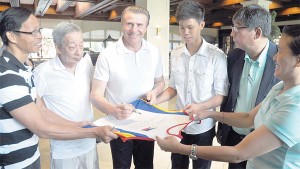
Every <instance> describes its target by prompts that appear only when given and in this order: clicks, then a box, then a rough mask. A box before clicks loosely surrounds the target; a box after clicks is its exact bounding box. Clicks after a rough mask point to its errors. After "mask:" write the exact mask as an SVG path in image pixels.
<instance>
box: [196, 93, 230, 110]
mask: <svg viewBox="0 0 300 169" xmlns="http://www.w3.org/2000/svg"><path fill="white" fill-rule="evenodd" d="M223 99H224V96H222V95H216V96H214V97H212V98H210V99H208V100H207V101H205V102H202V103H198V104H200V106H201V109H202V110H210V109H214V108H216V107H218V106H220V105H221V104H222V102H223Z"/></svg>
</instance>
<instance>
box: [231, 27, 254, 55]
mask: <svg viewBox="0 0 300 169" xmlns="http://www.w3.org/2000/svg"><path fill="white" fill-rule="evenodd" d="M230 36H231V37H232V38H233V41H234V43H235V45H236V47H237V48H240V49H242V50H245V51H248V49H249V48H251V46H253V45H254V44H255V41H254V38H253V37H254V36H255V31H254V30H251V29H249V28H247V27H246V26H245V24H243V23H242V22H240V21H234V22H233V27H232V31H231V34H230Z"/></svg>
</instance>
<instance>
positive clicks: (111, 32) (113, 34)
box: [104, 30, 121, 39]
mask: <svg viewBox="0 0 300 169" xmlns="http://www.w3.org/2000/svg"><path fill="white" fill-rule="evenodd" d="M108 35H110V36H111V37H112V38H113V39H119V38H120V36H121V32H120V31H116V30H106V37H105V38H107V37H108ZM105 38H104V39H105Z"/></svg>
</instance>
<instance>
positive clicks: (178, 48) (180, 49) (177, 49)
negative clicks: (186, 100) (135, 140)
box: [171, 44, 185, 54]
mask: <svg viewBox="0 0 300 169" xmlns="http://www.w3.org/2000/svg"><path fill="white" fill-rule="evenodd" d="M184 48H185V44H180V45H178V46H176V47H175V48H174V49H173V50H172V51H171V54H180V53H182V52H183V51H184Z"/></svg>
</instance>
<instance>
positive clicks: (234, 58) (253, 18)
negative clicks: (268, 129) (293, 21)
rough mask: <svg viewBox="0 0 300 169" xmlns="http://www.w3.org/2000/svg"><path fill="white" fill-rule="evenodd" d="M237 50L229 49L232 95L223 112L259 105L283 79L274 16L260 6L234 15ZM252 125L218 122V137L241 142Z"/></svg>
mask: <svg viewBox="0 0 300 169" xmlns="http://www.w3.org/2000/svg"><path fill="white" fill-rule="evenodd" d="M232 22H233V24H234V25H233V26H232V31H231V34H230V36H232V37H233V41H234V42H235V45H236V49H233V50H232V51H229V53H228V58H227V63H228V78H229V83H230V88H229V93H228V97H227V98H226V99H225V100H224V102H223V104H222V105H221V111H223V112H249V111H250V110H251V109H252V108H254V107H255V106H256V105H258V104H259V103H260V102H261V101H262V100H263V99H264V98H265V96H266V95H267V93H268V92H269V90H270V89H271V88H272V86H273V85H275V84H276V83H277V82H278V81H279V80H278V79H277V78H276V77H274V70H275V63H274V61H273V60H272V58H273V56H274V55H275V54H276V52H277V47H276V45H275V44H274V43H273V42H271V41H270V40H269V39H268V36H269V35H270V33H271V15H270V13H269V12H268V11H267V10H265V9H264V8H262V7H260V6H258V5H248V6H246V7H243V8H241V9H239V10H238V11H237V12H236V13H235V14H234V16H233V18H232ZM251 130H252V129H250V128H236V127H231V126H228V125H225V124H222V123H219V125H218V132H217V138H218V141H219V142H220V143H221V145H227V146H234V145H237V144H238V143H239V142H240V141H241V140H242V139H243V138H244V137H245V136H246V135H247V134H249V133H250V132H251ZM228 168H230V169H233V168H234V169H239V168H246V161H244V162H241V163H229V167H228Z"/></svg>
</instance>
